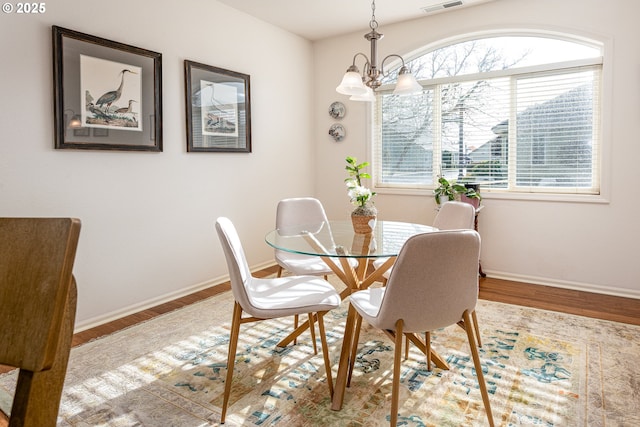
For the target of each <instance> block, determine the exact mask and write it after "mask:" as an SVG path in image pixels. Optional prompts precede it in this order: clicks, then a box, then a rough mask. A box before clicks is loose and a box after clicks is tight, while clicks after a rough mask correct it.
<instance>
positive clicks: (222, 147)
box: [184, 60, 251, 153]
mask: <svg viewBox="0 0 640 427" xmlns="http://www.w3.org/2000/svg"><path fill="white" fill-rule="evenodd" d="M184 76H185V95H186V96H185V105H186V107H187V111H186V114H187V151H188V152H225V151H229V152H237V153H251V87H250V86H251V77H250V76H249V75H248V74H243V73H240V72H237V71H231V70H226V69H224V68H219V67H214V66H211V65H207V64H201V63H198V62H194V61H189V60H185V61H184Z"/></svg>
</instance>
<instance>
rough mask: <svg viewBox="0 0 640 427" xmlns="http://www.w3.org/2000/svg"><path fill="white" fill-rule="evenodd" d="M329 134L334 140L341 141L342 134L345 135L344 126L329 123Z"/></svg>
mask: <svg viewBox="0 0 640 427" xmlns="http://www.w3.org/2000/svg"><path fill="white" fill-rule="evenodd" d="M329 135H331V137H332V138H333V140H334V141H335V142H340V141H342V140H343V139H344V136H345V135H346V131H345V130H344V126H342V125H341V124H340V123H336V124H334V125H331V127H330V128H329Z"/></svg>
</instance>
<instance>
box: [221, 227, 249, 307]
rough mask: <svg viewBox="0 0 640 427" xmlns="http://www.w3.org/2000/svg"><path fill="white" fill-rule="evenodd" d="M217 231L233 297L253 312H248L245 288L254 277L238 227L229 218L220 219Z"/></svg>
mask: <svg viewBox="0 0 640 427" xmlns="http://www.w3.org/2000/svg"><path fill="white" fill-rule="evenodd" d="M216 231H217V232H218V238H219V239H220V244H221V245H222V250H223V251H224V256H225V259H226V260H227V268H228V269H229V277H230V280H231V292H233V297H234V298H235V300H236V301H237V302H238V303H239V304H240V306H242V308H243V309H244V310H245V311H249V312H251V310H248V309H249V308H250V307H251V304H250V302H249V297H248V295H247V290H246V288H245V286H247V285H248V283H249V281H250V280H251V279H252V275H251V270H250V269H249V264H248V263H247V258H246V256H245V253H244V249H243V248H242V242H241V241H240V237H239V236H238V232H237V231H236V227H235V226H234V225H233V223H232V222H231V220H230V219H229V218H225V217H220V218H218V219H217V220H216Z"/></svg>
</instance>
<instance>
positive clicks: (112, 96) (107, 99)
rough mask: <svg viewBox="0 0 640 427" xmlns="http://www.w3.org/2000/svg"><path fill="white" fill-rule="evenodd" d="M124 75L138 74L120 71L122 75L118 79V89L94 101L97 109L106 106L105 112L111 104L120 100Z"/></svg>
mask: <svg viewBox="0 0 640 427" xmlns="http://www.w3.org/2000/svg"><path fill="white" fill-rule="evenodd" d="M125 73H131V74H138V73H135V72H133V71H131V70H126V69H125V70H122V71H120V74H122V77H121V78H120V86H118V89H116V90H112V91H109V92H107V93H105V94H104V95H102V96H101V97H100V98H98V100H97V101H96V105H97V106H98V107H100V108H103V106H104V104H107V110H109V107H111V104H112V103H114V102H116V101H117V100H118V99H120V95H122V87H123V86H124V75H125Z"/></svg>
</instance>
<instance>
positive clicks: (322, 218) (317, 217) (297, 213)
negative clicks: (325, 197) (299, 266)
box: [274, 197, 329, 260]
mask: <svg viewBox="0 0 640 427" xmlns="http://www.w3.org/2000/svg"><path fill="white" fill-rule="evenodd" d="M328 223H329V221H328V219H327V214H326V213H325V211H324V207H323V206H322V203H321V202H320V200H318V199H315V198H313V197H296V198H290V199H283V200H280V202H278V206H277V208H276V228H277V229H279V230H282V233H286V229H287V227H293V228H294V229H295V227H296V226H299V225H311V224H313V225H316V224H317V225H318V228H317V229H314V230H313V231H318V230H320V229H321V228H320V225H322V224H328ZM323 229H324V230H328V228H327V226H325V227H323ZM310 231H311V230H310ZM282 233H281V234H282ZM274 254H275V258H276V260H279V259H283V258H284V259H304V258H308V257H309V256H308V255H301V254H295V253H292V252H286V251H282V250H279V249H274Z"/></svg>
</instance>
